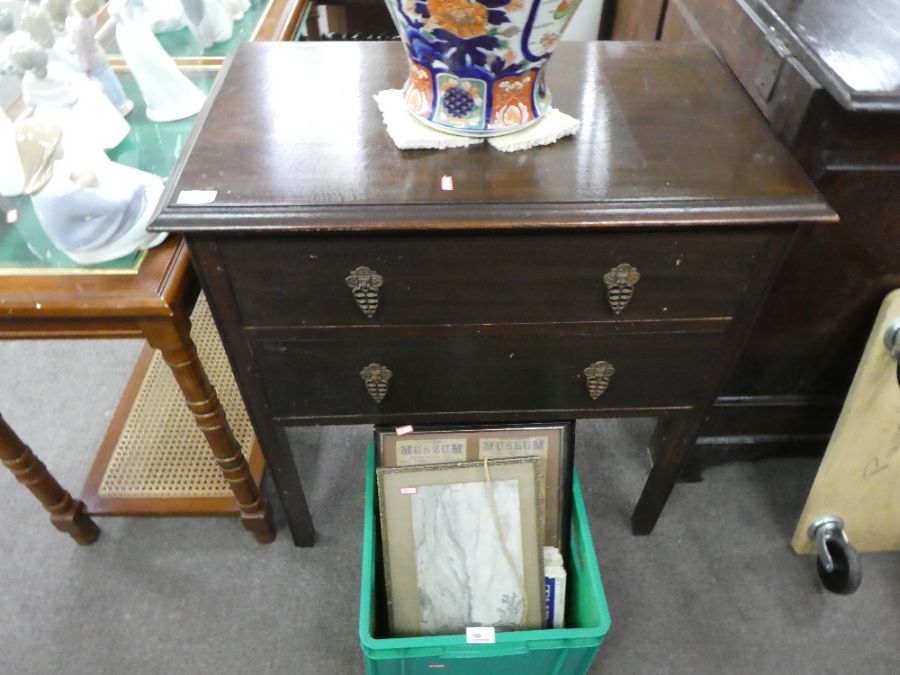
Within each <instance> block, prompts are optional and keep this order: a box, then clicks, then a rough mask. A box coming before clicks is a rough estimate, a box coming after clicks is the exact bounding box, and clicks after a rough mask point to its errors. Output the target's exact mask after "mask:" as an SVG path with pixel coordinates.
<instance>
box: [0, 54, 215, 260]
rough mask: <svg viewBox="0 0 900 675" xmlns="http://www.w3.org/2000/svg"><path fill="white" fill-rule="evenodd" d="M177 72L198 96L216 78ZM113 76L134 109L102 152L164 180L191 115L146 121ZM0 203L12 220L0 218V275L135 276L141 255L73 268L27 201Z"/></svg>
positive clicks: (139, 104) (125, 82)
mask: <svg viewBox="0 0 900 675" xmlns="http://www.w3.org/2000/svg"><path fill="white" fill-rule="evenodd" d="M183 72H184V73H185V74H186V75H187V76H188V77H189V78H190V79H191V80H192V81H193V82H194V83H195V84H196V85H197V86H198V87H200V89H202V90H203V91H204V92H208V91H209V89H210V87H211V86H212V83H213V81H214V80H215V77H216V68H210V67H198V68H184V69H183ZM117 74H118V75H119V79H120V80H121V81H122V86H123V87H124V89H125V93H126V95H127V96H128V97H129V98H130V99H131V100H133V101H134V103H135V107H134V110H133V111H132V112H131V114H130V115H129V116H128V122H129V124H130V125H131V132H130V133H129V135H128V136H127V137H126V138H125V140H124V141H122V142H121V143H120V144H119V145H118V146H117V147H116V148H114V149H113V150H111V151H109V153H108V154H109V156H110V158H111V159H112V160H114V161H116V162H120V163H122V164H127V165H128V166H132V167H135V168H137V169H142V170H144V171H149V172H151V173H155V174H156V175H158V176H162V177H164V178H165V177H168V175H169V173H170V172H171V171H172V168H173V167H174V165H175V162H176V160H177V159H178V155H179V154H180V153H181V150H182V148H183V147H184V144H185V142H186V141H187V139H188V136H189V135H190V133H191V129H192V128H193V126H194V123H195V121H196V120H197V117H196V115H195V116H193V117H189V118H187V119H184V120H178V121H175V122H166V123H162V124H157V123H155V122H151V121H150V120H148V119H147V116H146V113H145V106H144V103H143V101H142V100H141V95H140V90H139V89H138V88H137V84H136V83H135V81H134V79H132V78H131V76H130V75H129V73H128V72H127V71H118V73H117ZM6 202H7V203H6V204H5V205H4V210H6V211H7V214H8V215H7V218H6V220H14V221H15V222H12V223H4V222H3V221H2V219H0V275H9V274H17V275H19V274H79V273H80V274H98V273H111V274H122V273H126V274H127V273H134V272H136V271H137V268H138V267H139V266H140V262H141V260H142V258H143V255H144V251H138V252H136V253H133V254H131V255H129V256H126V257H124V258H120V259H119V260H114V261H111V262H107V263H103V264H99V265H85V266H82V265H78V264H76V263H74V262H73V261H72V260H70V259H69V258H68V256H66V255H65V254H64V253H63V252H62V251H60V250H59V249H57V248H56V247H54V246H53V244H51V243H50V240H49V239H48V238H47V236H46V235H45V234H44V231H43V230H42V229H41V226H40V224H39V223H38V221H37V218H36V217H35V214H34V210H33V209H32V207H31V200H30V199H29V198H28V197H20V198H18V199H17V200H15V202H13V200H6ZM0 213H2V211H0Z"/></svg>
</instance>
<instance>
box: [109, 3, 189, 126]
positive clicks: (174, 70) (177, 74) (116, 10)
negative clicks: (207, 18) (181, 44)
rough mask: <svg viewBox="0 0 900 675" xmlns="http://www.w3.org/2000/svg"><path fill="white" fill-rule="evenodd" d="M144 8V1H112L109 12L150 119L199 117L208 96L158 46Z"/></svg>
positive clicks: (118, 40)
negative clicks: (147, 22) (144, 14)
mask: <svg viewBox="0 0 900 675" xmlns="http://www.w3.org/2000/svg"><path fill="white" fill-rule="evenodd" d="M143 7H144V3H143V0H112V2H111V3H110V4H109V13H110V15H111V16H112V17H113V18H114V19H115V21H116V42H118V44H119V51H120V52H121V53H122V56H123V57H124V59H125V62H126V63H127V64H128V69H129V70H130V71H131V74H132V75H133V76H134V79H135V81H136V82H137V85H138V87H139V88H140V90H141V94H142V95H143V97H144V102H145V103H146V104H147V117H148V118H149V119H150V120H151V121H153V122H171V121H173V120H180V119H183V118H185V117H190V116H191V115H196V114H197V113H198V112H200V108H202V107H203V102H204V101H205V100H206V96H204V94H203V92H202V91H200V89H198V88H197V86H196V85H195V84H194V83H193V82H191V81H190V80H189V79H188V78H187V77H186V76H185V75H184V73H182V72H181V71H180V70H178V67H177V66H176V65H175V62H174V61H173V60H172V57H171V56H169V55H168V54H167V53H166V51H165V50H164V49H163V48H162V45H161V44H159V40H157V39H156V36H155V35H154V34H153V31H151V30H150V28H149V27H148V26H147V24H146V23H145V22H144V20H143V18H142V12H143Z"/></svg>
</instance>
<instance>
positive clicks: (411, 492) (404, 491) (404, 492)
mask: <svg viewBox="0 0 900 675" xmlns="http://www.w3.org/2000/svg"><path fill="white" fill-rule="evenodd" d="M416 492H417V490H416V488H414V487H405V488H400V494H401V495H414V494H416Z"/></svg>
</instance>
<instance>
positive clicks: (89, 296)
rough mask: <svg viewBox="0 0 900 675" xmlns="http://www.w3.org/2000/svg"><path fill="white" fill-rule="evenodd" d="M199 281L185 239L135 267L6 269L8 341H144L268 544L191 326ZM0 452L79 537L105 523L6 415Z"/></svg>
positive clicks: (248, 521)
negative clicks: (27, 271)
mask: <svg viewBox="0 0 900 675" xmlns="http://www.w3.org/2000/svg"><path fill="white" fill-rule="evenodd" d="M198 294H199V286H198V284H197V280H196V277H195V276H194V272H193V269H192V267H191V264H190V257H189V255H188V252H187V248H186V247H185V244H184V242H183V241H182V240H181V238H177V237H176V238H172V239H171V240H170V241H167V242H166V243H164V244H162V245H161V246H159V247H157V248H155V249H152V250H150V251H148V252H147V253H146V254H144V255H143V256H142V258H141V259H139V260H138V261H137V262H136V263H135V266H134V269H133V271H132V272H131V273H120V274H110V273H109V270H108V269H105V270H104V269H100V270H94V271H93V272H90V271H85V272H84V273H81V274H53V273H49V272H48V273H46V274H21V275H5V276H4V277H3V283H2V285H0V338H17V339H23V338H60V337H64V338H95V339H96V338H136V337H137V338H144V339H146V341H147V344H148V345H149V347H151V348H153V349H158V350H159V351H160V352H161V354H162V357H163V359H164V360H165V362H166V364H167V365H168V367H169V368H170V369H171V371H172V373H173V375H174V377H175V380H176V382H177V384H178V387H179V388H180V390H181V393H182V395H183V397H184V402H185V403H186V404H187V407H188V408H189V409H190V411H191V412H192V413H193V417H194V421H195V422H196V424H197V427H198V428H199V429H200V431H201V432H202V433H203V436H204V437H205V438H206V441H207V443H208V444H209V448H210V450H211V451H212V454H213V456H214V457H215V459H216V462H217V463H218V466H219V468H220V469H221V470H222V474H223V475H224V477H225V479H226V481H227V483H228V485H229V487H230V488H231V491H232V492H233V494H234V499H235V500H236V501H237V506H238V509H239V511H240V518H241V522H242V523H243V524H244V526H245V527H246V528H247V529H248V530H250V532H252V534H253V536H254V537H255V538H256V539H257V541H259V542H260V543H268V542H271V541H273V540H274V538H275V530H274V526H273V524H272V518H271V513H270V510H269V507H268V505H267V504H266V503H265V501H264V500H263V499H262V497H261V496H260V493H259V487H258V485H257V479H256V478H254V476H253V475H251V471H250V466H249V464H248V462H247V459H246V458H245V456H244V454H243V452H242V451H241V446H240V444H239V443H238V442H237V441H236V440H235V437H234V434H233V433H232V431H231V427H230V426H229V424H228V420H227V419H226V416H225V411H224V410H223V408H222V405H221V403H220V402H219V398H218V395H217V394H216V390H215V388H214V387H213V386H212V385H211V384H210V382H209V379H208V378H207V375H206V371H205V370H204V368H203V364H202V363H201V362H200V360H199V358H198V356H197V348H196V345H195V344H194V341H193V339H192V338H191V333H190V325H191V321H190V311H191V309H192V308H193V306H194V303H195V302H196V300H197V297H198ZM0 458H2V460H3V463H4V464H5V465H6V466H7V467H8V468H9V469H10V470H11V471H12V472H13V473H14V474H15V475H16V478H17V479H18V480H19V481H20V482H22V483H23V484H24V485H25V486H26V487H28V488H29V489H30V490H31V491H32V492H33V493H34V494H35V496H36V497H38V499H39V500H40V501H41V503H42V504H43V505H44V507H45V508H46V509H47V510H48V511H49V512H50V514H51V515H50V520H51V522H53V524H54V525H55V526H56V527H57V528H58V529H60V530H62V531H64V532H68V533H69V534H71V535H72V537H73V538H74V539H75V540H76V541H77V542H78V543H79V544H89V543H91V542H93V541H94V540H95V539H96V537H97V534H98V533H99V530H97V528H96V526H95V525H94V524H93V522H92V521H91V520H90V518H89V517H88V516H87V514H86V509H85V508H84V504H83V503H82V502H81V501H78V500H75V499H73V498H72V497H71V495H70V494H69V493H68V492H66V491H65V490H64V489H63V488H62V487H61V486H60V485H59V483H58V482H57V481H56V480H55V479H54V478H53V477H52V476H51V475H50V474H49V473H48V472H47V470H46V468H45V467H44V465H43V464H42V463H41V462H40V460H38V459H37V458H36V457H35V456H34V454H33V453H32V452H31V451H30V450H29V449H28V447H27V446H26V445H25V443H23V442H22V440H21V439H19V438H18V437H17V436H16V434H15V433H14V432H13V431H12V429H11V428H10V427H9V425H8V424H7V423H6V422H3V423H2V425H0Z"/></svg>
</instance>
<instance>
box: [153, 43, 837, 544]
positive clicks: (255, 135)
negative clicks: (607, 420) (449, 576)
mask: <svg viewBox="0 0 900 675" xmlns="http://www.w3.org/2000/svg"><path fill="white" fill-rule="evenodd" d="M226 68H227V72H226V73H225V74H224V76H221V77H220V79H219V80H218V81H217V85H216V91H217V93H216V99H215V101H214V103H213V105H212V106H211V107H210V109H209V112H208V114H207V116H206V118H205V120H204V121H203V123H202V126H201V127H200V130H199V131H198V132H196V133H195V135H194V137H193V138H192V141H191V144H190V146H189V148H188V151H187V152H186V153H185V154H184V155H183V156H182V160H181V161H180V163H179V166H178V168H177V169H176V173H175V175H174V177H173V180H172V181H171V183H170V185H169V192H168V194H167V197H164V203H166V204H167V206H165V207H164V208H163V210H162V212H161V214H160V216H159V218H158V220H157V222H156V223H155V225H154V228H156V229H162V230H175V231H181V232H184V233H185V234H186V238H187V241H188V245H189V247H190V249H191V253H192V255H193V257H194V261H195V263H196V265H197V268H198V274H199V276H200V279H201V283H202V284H203V286H204V289H205V291H206V294H207V297H208V299H209V302H210V306H211V308H212V311H213V315H214V317H215V318H216V321H217V323H218V326H219V329H220V332H221V333H222V336H223V341H224V344H225V347H226V351H227V353H228V354H229V358H230V359H231V361H232V365H233V367H234V371H235V375H236V377H237V380H238V384H239V386H240V387H241V390H242V393H243V395H244V398H245V401H246V403H247V405H248V409H249V414H250V417H251V420H252V422H253V424H254V426H255V428H256V431H257V435H258V437H259V440H260V444H261V447H262V449H263V452H264V453H265V455H266V459H267V462H268V465H269V467H270V468H271V470H272V475H273V478H274V479H275V483H276V486H277V488H278V490H279V493H280V495H281V498H282V501H283V502H284V505H285V508H286V510H287V512H288V514H289V519H290V526H291V531H292V533H293V536H294V540H295V542H296V543H298V544H300V545H311V544H312V543H313V540H314V532H313V525H312V520H311V518H310V515H309V512H308V510H307V505H306V501H305V498H304V495H303V490H302V487H301V484H300V481H299V477H298V475H297V470H296V467H295V465H294V460H293V458H292V455H291V451H290V447H289V446H288V443H287V438H286V435H285V432H284V428H285V426H288V425H304V424H338V423H369V422H375V423H390V424H394V423H397V424H399V423H413V424H415V423H418V422H425V421H430V422H435V421H473V422H478V421H502V420H539V419H572V418H579V417H600V416H622V415H644V416H647V415H652V416H663V417H664V423H663V424H661V425H660V426H659V428H658V430H657V434H656V437H655V451H654V453H653V455H654V464H653V468H652V470H651V472H650V475H649V478H648V480H647V484H646V486H645V488H644V491H643V494H642V495H641V498H640V501H639V502H638V505H637V508H636V509H635V512H634V516H633V519H632V524H633V529H634V531H635V532H636V533H649V532H650V531H651V529H652V528H653V526H654V524H655V522H656V520H657V517H658V516H659V514H660V512H661V510H662V508H663V505H664V503H665V501H666V499H667V497H668V495H669V493H670V491H671V489H672V486H673V483H674V481H675V479H676V477H677V475H678V473H679V470H680V469H681V467H682V464H683V463H684V461H685V458H686V457H687V455H688V452H689V450H690V448H691V446H692V444H693V442H694V438H695V436H696V434H697V429H698V428H699V425H700V424H701V422H702V421H703V419H704V417H705V415H706V413H707V411H708V409H709V407H710V405H711V404H712V402H713V400H714V398H715V394H716V392H717V390H718V387H719V384H720V382H721V381H722V379H723V377H724V376H725V374H726V373H727V372H728V369H729V367H730V365H731V362H732V360H733V358H734V355H735V353H736V351H737V349H738V347H739V346H740V344H741V342H742V340H743V339H744V336H745V335H746V333H747V331H748V329H749V327H750V325H751V323H752V321H753V318H754V315H755V313H756V310H757V308H758V306H759V304H760V302H761V300H762V298H763V297H764V296H765V293H766V290H767V288H768V287H769V285H770V282H771V280H772V278H773V274H774V273H775V271H776V270H777V268H778V266H779V264H780V262H781V259H782V257H783V256H784V254H785V251H786V249H787V247H788V245H789V243H790V240H791V238H792V236H793V235H794V232H795V231H796V229H797V227H798V226H799V224H801V223H810V222H815V223H824V222H830V221H833V220H835V218H834V214H833V212H832V211H831V210H830V209H829V208H828V207H827V206H826V205H825V203H824V202H823V201H822V200H821V198H820V197H819V195H818V193H817V192H816V191H815V189H814V188H813V187H812V185H811V184H810V182H809V181H808V179H807V178H806V177H805V176H804V175H803V172H802V171H801V170H800V168H799V167H798V166H797V165H796V164H795V163H794V161H793V160H792V159H791V158H790V157H789V155H788V154H787V152H786V151H785V150H784V149H783V148H782V147H781V146H780V144H779V143H778V142H777V141H776V140H775V138H774V137H773V135H772V134H771V132H770V131H769V130H768V127H767V125H766V123H765V120H764V119H763V118H762V117H761V116H760V115H759V113H758V112H757V111H756V110H755V109H754V107H753V106H752V104H750V102H749V101H747V99H746V97H745V95H744V93H743V91H742V90H741V88H740V86H739V84H738V83H737V82H736V81H735V80H734V79H733V77H732V76H731V75H730V74H729V73H728V71H727V70H726V69H725V68H724V67H723V66H722V65H721V63H720V62H719V61H718V60H717V59H716V57H715V55H714V54H713V53H712V52H711V51H710V50H708V49H706V48H703V47H699V46H695V45H672V46H660V45H641V44H631V45H627V46H625V45H619V44H601V43H588V44H574V43H573V44H569V43H566V44H563V45H561V46H560V47H559V49H558V52H557V54H556V55H555V56H554V61H553V63H552V65H551V71H550V73H549V75H548V77H549V82H550V86H551V89H552V90H553V93H554V102H555V104H556V105H557V106H558V107H559V108H560V109H562V110H564V111H566V112H569V113H571V114H573V115H577V116H578V117H580V119H581V120H582V122H583V128H582V130H581V132H580V133H579V134H578V135H577V136H576V137H575V138H571V139H568V140H565V141H562V142H560V143H557V144H555V145H553V146H549V147H545V148H540V149H536V150H532V151H528V152H522V153H518V154H504V153H500V152H497V151H495V150H492V149H491V148H490V147H489V146H487V145H481V146H477V147H472V148H467V149H465V150H453V151H444V152H401V151H399V150H397V149H396V148H395V147H394V146H393V145H392V143H391V141H390V139H389V138H388V136H387V134H386V133H385V130H384V127H383V126H382V122H381V117H380V115H379V113H378V111H377V108H376V107H375V103H374V101H373V100H372V95H373V94H374V93H375V92H377V91H379V90H380V89H384V88H388V87H392V86H398V85H399V84H401V83H402V81H403V79H404V77H405V72H406V64H405V60H404V57H403V54H402V51H401V48H400V46H399V45H397V44H383V43H382V44H377V43H370V44H363V43H344V44H321V45H315V44H307V45H303V44H265V45H263V44H254V45H247V46H245V47H242V48H241V49H240V50H238V52H237V53H236V54H235V56H234V57H233V58H232V60H231V61H230V62H229V64H228V65H227V66H226ZM298 92H302V93H303V94H302V96H300V95H298ZM209 167H217V170H216V171H210V170H209ZM445 176H450V177H452V183H453V189H452V190H446V189H442V186H443V187H447V185H446V184H447V179H445V178H444V177H445ZM184 190H214V191H216V195H217V196H216V198H215V200H214V201H213V202H212V203H210V204H208V205H203V206H188V205H183V204H181V205H180V204H179V203H178V201H179V195H180V194H181V193H182V191H184ZM629 300H630V301H629ZM321 461H328V458H327V455H325V454H323V456H322V458H321Z"/></svg>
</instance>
